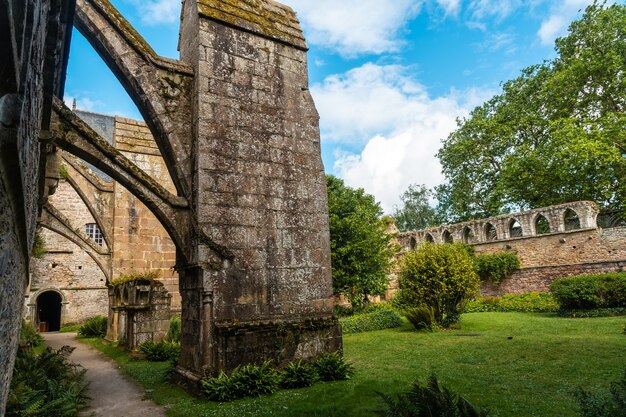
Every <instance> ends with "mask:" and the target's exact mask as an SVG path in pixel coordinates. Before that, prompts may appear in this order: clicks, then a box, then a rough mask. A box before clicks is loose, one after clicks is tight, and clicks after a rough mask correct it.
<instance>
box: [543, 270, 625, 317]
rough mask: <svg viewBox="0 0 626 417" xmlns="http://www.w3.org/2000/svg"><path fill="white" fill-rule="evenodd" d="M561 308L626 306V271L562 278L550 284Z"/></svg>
mask: <svg viewBox="0 0 626 417" xmlns="http://www.w3.org/2000/svg"><path fill="white" fill-rule="evenodd" d="M550 292H551V293H552V295H553V296H554V298H555V299H556V300H557V301H558V303H559V304H560V306H561V308H563V309H566V310H573V309H582V310H585V309H596V308H623V307H626V273H624V272H615V273H610V274H601V275H581V276H577V277H569V278H561V279H558V280H556V281H554V282H553V283H552V284H551V285H550Z"/></svg>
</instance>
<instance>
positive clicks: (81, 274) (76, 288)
mask: <svg viewBox="0 0 626 417" xmlns="http://www.w3.org/2000/svg"><path fill="white" fill-rule="evenodd" d="M49 201H50V203H52V204H53V205H54V206H55V207H56V208H57V209H58V210H59V211H60V212H61V213H63V214H64V215H65V216H66V217H67V218H68V220H69V221H70V222H71V225H72V227H74V228H76V229H79V230H81V231H83V232H84V231H85V224H87V223H95V220H94V219H93V217H92V215H91V213H90V212H89V210H87V207H86V206H85V204H84V203H83V201H82V199H81V198H80V196H79V195H78V194H77V193H76V191H75V190H74V188H73V187H72V186H71V185H70V184H69V182H68V181H66V180H63V179H62V180H60V182H59V186H58V188H57V191H56V193H55V194H54V195H53V196H51V197H50V198H49ZM39 233H40V236H41V237H42V239H43V241H44V243H45V249H46V252H45V254H44V255H43V256H42V257H41V258H39V259H38V258H31V262H30V271H31V283H30V289H29V292H28V294H27V297H26V305H27V307H28V309H27V311H26V312H25V315H26V317H27V318H29V319H31V320H33V321H36V320H37V315H36V314H37V312H36V302H37V296H38V295H39V294H41V293H42V292H44V291H46V290H50V289H54V290H57V291H58V292H59V293H61V294H62V297H63V299H64V303H65V304H64V306H63V309H62V313H61V324H62V325H65V324H70V323H78V322H81V321H83V320H85V319H87V318H89V317H93V316H97V315H101V316H106V315H107V310H108V308H107V287H106V277H105V275H104V273H103V272H102V270H101V269H100V268H99V267H98V265H97V264H96V263H95V262H94V260H93V259H91V257H90V256H89V255H88V254H87V253H86V252H85V251H84V250H82V249H81V248H79V247H78V246H77V245H76V244H74V243H72V242H71V241H70V240H69V239H67V238H65V237H64V236H61V235H59V234H58V233H55V232H53V231H50V230H47V229H41V231H40V232H39ZM104 246H105V247H106V244H104Z"/></svg>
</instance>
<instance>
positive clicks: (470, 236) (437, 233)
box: [398, 201, 626, 296]
mask: <svg viewBox="0 0 626 417" xmlns="http://www.w3.org/2000/svg"><path fill="white" fill-rule="evenodd" d="M572 213H574V214H575V216H574V215H573V214H572ZM598 213H599V211H598V208H597V206H596V205H595V203H593V202H588V201H579V202H573V203H567V204H561V205H557V206H551V207H544V208H539V209H535V210H530V211H527V212H523V213H512V214H508V215H503V216H498V217H494V218H488V219H480V220H476V221H472V222H466V223H460V224H454V225H444V226H439V227H434V228H430V229H426V230H422V231H413V232H404V233H400V234H399V236H398V240H399V242H400V244H401V246H403V247H404V250H405V251H406V250H410V249H411V248H414V247H415V246H416V245H419V244H420V243H421V242H424V241H435V242H438V243H443V242H445V241H446V237H447V238H448V242H449V241H461V242H465V243H469V244H471V245H472V246H473V247H474V249H475V251H476V254H493V253H499V252H505V251H512V252H515V253H517V255H518V257H519V258H520V263H521V270H520V271H519V272H516V273H515V274H513V275H512V276H511V277H510V278H508V279H505V280H504V281H503V282H502V283H500V285H498V286H493V285H490V284H489V283H485V284H483V286H482V294H483V295H485V296H496V295H503V294H509V293H512V294H519V293H526V292H531V291H547V290H548V287H549V285H550V283H552V282H553V281H554V280H556V279H558V278H562V277H565V276H574V275H581V274H590V273H604V272H614V271H621V270H623V268H624V265H626V227H613V228H607V229H603V228H600V227H598V226H597V216H598ZM542 218H543V219H545V221H544V227H543V229H542V227H540V219H542ZM515 223H517V225H519V228H518V229H517V230H515V229H516V228H515V227H513V225H514V224H515ZM490 225H491V226H493V228H494V230H495V234H491V235H489V234H488V233H487V229H488V228H489V227H490ZM470 232H471V233H470ZM400 256H401V255H400Z"/></svg>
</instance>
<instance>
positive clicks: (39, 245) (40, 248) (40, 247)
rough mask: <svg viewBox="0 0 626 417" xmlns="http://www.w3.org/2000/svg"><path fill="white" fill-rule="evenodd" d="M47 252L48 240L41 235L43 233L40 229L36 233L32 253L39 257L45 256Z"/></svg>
mask: <svg viewBox="0 0 626 417" xmlns="http://www.w3.org/2000/svg"><path fill="white" fill-rule="evenodd" d="M45 254H46V241H45V240H44V239H43V237H42V236H41V233H40V232H39V231H38V232H37V233H35V242H34V243H33V250H32V255H33V257H35V258H37V259H41V258H43V256H44V255H45Z"/></svg>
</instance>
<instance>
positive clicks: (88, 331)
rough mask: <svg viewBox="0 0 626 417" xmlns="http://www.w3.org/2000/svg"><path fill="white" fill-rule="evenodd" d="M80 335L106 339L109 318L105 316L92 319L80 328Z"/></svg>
mask: <svg viewBox="0 0 626 417" xmlns="http://www.w3.org/2000/svg"><path fill="white" fill-rule="evenodd" d="M78 334H79V335H80V336H82V337H104V336H106V334H107V318H106V317H104V316H95V317H91V318H89V319H87V320H85V322H84V323H83V324H82V326H80V328H79V329H78Z"/></svg>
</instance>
